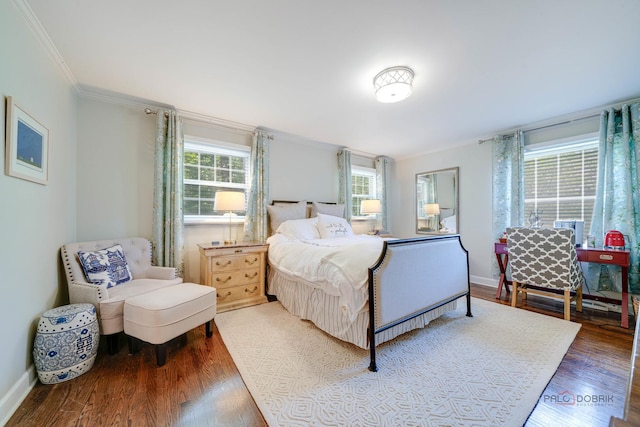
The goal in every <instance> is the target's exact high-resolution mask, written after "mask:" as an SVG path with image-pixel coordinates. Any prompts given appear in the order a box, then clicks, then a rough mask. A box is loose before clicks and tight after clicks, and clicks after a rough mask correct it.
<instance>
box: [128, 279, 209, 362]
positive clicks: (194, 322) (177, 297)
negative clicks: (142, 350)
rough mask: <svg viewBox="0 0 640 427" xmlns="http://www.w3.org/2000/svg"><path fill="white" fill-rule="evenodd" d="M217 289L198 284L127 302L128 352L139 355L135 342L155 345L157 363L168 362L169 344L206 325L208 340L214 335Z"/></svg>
mask: <svg viewBox="0 0 640 427" xmlns="http://www.w3.org/2000/svg"><path fill="white" fill-rule="evenodd" d="M215 315H216V289H215V288H213V287H211V286H202V285H197V284H195V283H182V284H180V285H175V286H168V287H166V288H161V289H158V290H155V291H152V292H148V293H145V294H142V295H138V296H134V297H132V298H127V299H126V300H125V302H124V332H125V334H127V335H128V337H129V352H130V353H132V354H134V353H136V352H137V351H138V348H137V347H138V345H137V344H138V343H137V342H136V339H139V340H142V341H145V342H148V343H150V344H155V350H156V362H157V364H158V366H162V365H164V364H165V362H166V356H167V343H168V342H169V341H171V340H172V339H173V338H176V337H178V336H180V335H182V334H185V333H186V332H188V331H190V330H191V329H194V328H196V327H198V326H200V325H202V324H203V323H206V328H207V337H211V335H212V334H213V329H212V326H213V325H212V322H213V318H214V317H215Z"/></svg>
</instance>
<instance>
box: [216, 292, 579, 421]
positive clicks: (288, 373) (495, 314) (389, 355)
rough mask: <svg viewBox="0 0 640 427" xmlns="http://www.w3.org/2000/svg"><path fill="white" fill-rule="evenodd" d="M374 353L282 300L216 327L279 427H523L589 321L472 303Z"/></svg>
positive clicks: (220, 318) (229, 315)
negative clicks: (372, 363)
mask: <svg viewBox="0 0 640 427" xmlns="http://www.w3.org/2000/svg"><path fill="white" fill-rule="evenodd" d="M465 306H466V304H464V303H463V302H462V301H459V302H458V310H456V311H452V312H449V313H447V314H445V315H444V316H442V317H441V318H439V319H437V320H434V321H433V322H431V323H430V324H429V325H428V326H427V327H426V328H423V329H420V330H417V331H412V332H409V333H407V334H405V335H403V336H401V337H398V338H396V339H395V340H393V341H391V342H388V343H384V344H382V345H380V346H379V347H378V351H377V353H376V360H377V363H378V369H379V371H378V372H370V371H369V370H368V369H367V368H368V366H369V352H368V351H366V350H362V349H360V348H358V347H355V346H353V345H351V344H347V343H344V342H342V341H339V340H337V339H335V338H333V337H330V336H328V335H327V334H325V333H324V332H322V331H320V330H319V329H317V328H316V327H315V326H314V325H313V324H312V323H310V322H308V321H301V320H300V319H298V318H297V317H295V316H292V315H291V314H289V313H288V312H287V311H286V310H285V309H284V308H283V307H282V306H281V305H280V304H279V303H277V302H272V303H268V304H262V305H259V306H254V307H248V308H244V309H240V310H235V311H230V312H226V313H221V314H219V315H217V316H216V319H215V322H216V324H217V326H218V328H219V330H220V333H221V335H222V339H223V340H224V342H225V344H226V346H227V348H228V349H229V352H230V353H231V356H232V357H233V360H234V362H235V363H236V365H237V366H238V369H239V371H240V374H241V375H242V378H243V379H244V382H245V383H246V385H247V387H248V389H249V391H250V392H251V395H252V396H253V398H254V399H255V401H256V403H257V405H258V407H259V408H260V410H261V411H262V414H263V415H264V417H265V419H266V421H267V423H268V424H269V425H270V426H346V425H354V426H355V425H358V426H399V425H420V426H431V425H433V426H443V425H446V426H472V425H473V426H498V425H499V426H521V425H523V424H524V422H525V421H526V419H527V417H528V416H529V414H530V413H531V411H532V410H533V408H534V407H535V405H536V403H537V401H538V399H539V397H540V395H541V394H542V392H543V391H544V389H545V387H546V385H547V383H548V382H549V380H550V379H551V377H552V376H553V374H554V373H555V371H556V369H557V368H558V365H559V364H560V362H561V360H562V358H563V357H564V355H565V353H566V351H567V349H568V348H569V346H570V345H571V343H572V342H573V339H574V338H575V336H576V334H577V333H578V330H579V329H580V324H578V323H573V322H567V321H564V320H561V319H557V318H553V317H549V316H545V315H541V314H536V313H532V312H528V311H525V310H522V309H517V308H516V309H514V308H511V307H507V306H503V305H500V304H496V303H492V302H488V301H482V300H479V299H476V298H474V299H472V311H473V315H474V317H472V318H468V317H466V316H465V310H464V307H465Z"/></svg>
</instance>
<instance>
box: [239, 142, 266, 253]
mask: <svg viewBox="0 0 640 427" xmlns="http://www.w3.org/2000/svg"><path fill="white" fill-rule="evenodd" d="M269 138H270V137H269V135H267V134H266V133H264V132H261V131H256V132H255V133H254V135H253V144H252V146H251V181H250V184H249V194H248V196H247V214H246V216H245V219H244V239H245V240H248V241H259V242H264V241H265V240H266V239H267V237H268V236H267V203H268V201H269Z"/></svg>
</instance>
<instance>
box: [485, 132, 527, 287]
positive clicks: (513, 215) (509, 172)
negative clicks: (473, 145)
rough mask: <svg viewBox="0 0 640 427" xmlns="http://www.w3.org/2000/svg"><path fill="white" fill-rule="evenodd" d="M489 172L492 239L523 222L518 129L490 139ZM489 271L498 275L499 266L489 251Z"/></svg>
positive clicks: (521, 142)
mask: <svg viewBox="0 0 640 427" xmlns="http://www.w3.org/2000/svg"><path fill="white" fill-rule="evenodd" d="M491 158H492V175H493V188H492V200H493V224H492V235H493V237H494V239H495V240H497V239H498V238H499V237H501V236H502V233H503V232H504V231H505V230H506V229H507V227H513V226H519V225H522V224H523V223H524V138H523V133H522V131H517V132H515V133H514V134H513V135H498V136H496V137H495V138H494V139H493V141H492V142H491ZM491 259H492V268H491V270H492V274H493V277H494V278H497V277H499V276H500V269H499V267H498V263H497V261H496V259H495V256H493V254H492V257H491Z"/></svg>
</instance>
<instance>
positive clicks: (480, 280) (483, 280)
mask: <svg viewBox="0 0 640 427" xmlns="http://www.w3.org/2000/svg"><path fill="white" fill-rule="evenodd" d="M469 280H470V281H471V283H475V284H478V285H484V286H491V287H492V288H497V287H498V281H497V280H496V279H489V278H487V277H480V276H469Z"/></svg>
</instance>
